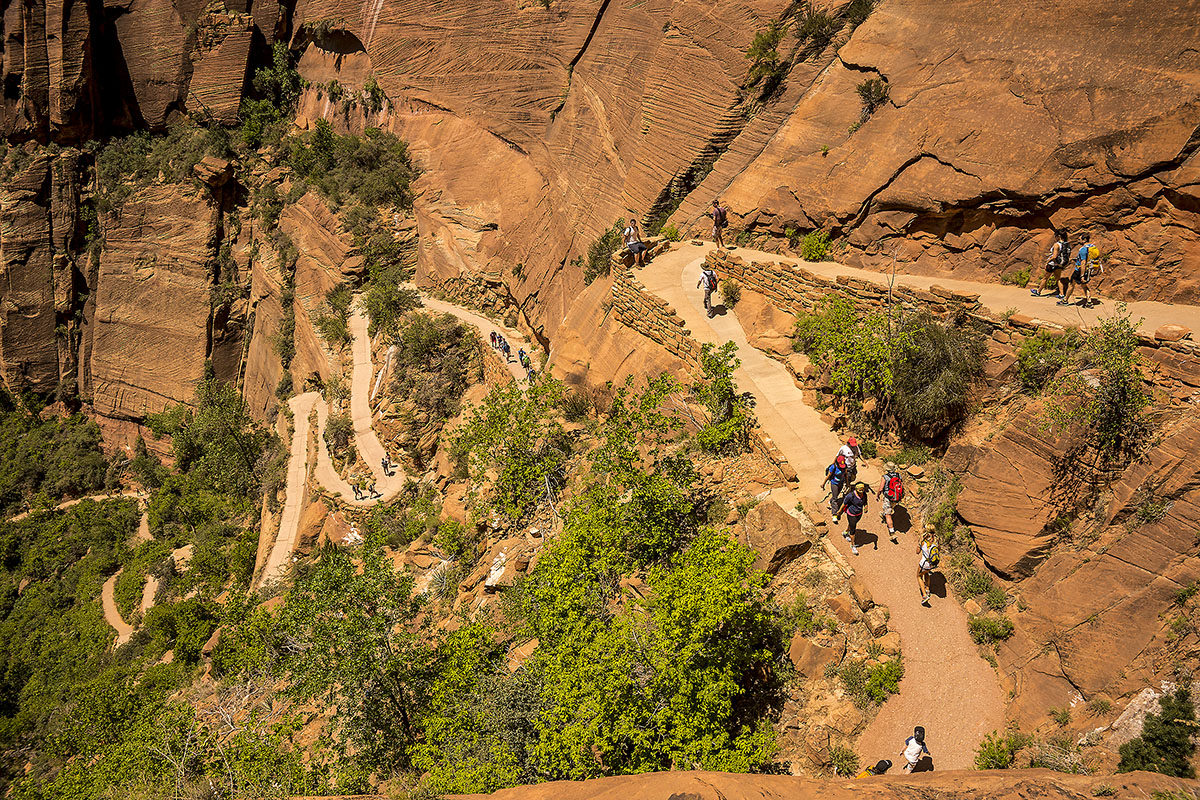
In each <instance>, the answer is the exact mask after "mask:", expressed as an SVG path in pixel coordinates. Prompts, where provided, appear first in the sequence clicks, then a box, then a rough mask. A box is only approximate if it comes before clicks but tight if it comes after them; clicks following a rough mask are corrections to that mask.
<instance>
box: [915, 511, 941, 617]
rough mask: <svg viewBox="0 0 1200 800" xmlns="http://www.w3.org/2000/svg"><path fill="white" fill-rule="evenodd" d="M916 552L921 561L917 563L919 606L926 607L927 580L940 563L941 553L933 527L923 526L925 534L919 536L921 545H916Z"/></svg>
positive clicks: (927, 598)
mask: <svg viewBox="0 0 1200 800" xmlns="http://www.w3.org/2000/svg"><path fill="white" fill-rule="evenodd" d="M917 552H918V553H920V554H921V560H920V561H918V562H917V588H918V589H920V591H921V605H923V606H927V605H929V595H930V594H931V590H930V588H929V578H930V576H931V575H933V571H934V570H935V569H937V566H938V564H940V563H941V561H942V551H941V547H940V546H939V545H938V541H937V535H936V534H935V533H934V530H933V526H932V525H930V524H928V523H926V525H925V532H924V533H923V534H921V543H920V544H919V545H917Z"/></svg>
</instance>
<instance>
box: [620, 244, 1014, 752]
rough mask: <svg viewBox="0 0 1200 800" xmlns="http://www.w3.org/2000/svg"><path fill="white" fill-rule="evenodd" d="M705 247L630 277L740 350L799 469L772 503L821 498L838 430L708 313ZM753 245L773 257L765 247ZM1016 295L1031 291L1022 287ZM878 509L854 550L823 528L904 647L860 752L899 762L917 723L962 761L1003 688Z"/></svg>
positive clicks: (910, 536)
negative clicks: (927, 591) (901, 671)
mask: <svg viewBox="0 0 1200 800" xmlns="http://www.w3.org/2000/svg"><path fill="white" fill-rule="evenodd" d="M710 249H712V246H711V245H708V246H704V247H696V246H687V245H684V246H677V247H676V248H673V249H672V250H670V251H668V252H666V253H664V254H662V255H660V256H658V257H657V258H655V259H654V260H653V261H651V262H650V264H649V265H648V266H646V267H645V268H644V269H642V270H639V271H638V272H637V276H638V279H639V280H641V281H642V283H643V284H644V285H645V286H646V289H647V290H648V291H650V292H653V293H654V294H656V295H658V296H659V297H661V298H662V299H664V300H666V301H667V302H668V303H670V304H671V306H672V307H674V309H675V311H676V313H678V314H679V316H680V317H682V319H683V321H684V323H685V324H686V325H687V327H688V328H689V329H690V330H691V332H692V336H693V337H694V338H695V339H696V340H697V341H699V342H701V343H705V342H711V343H713V344H720V343H723V342H726V341H733V342H734V343H735V344H736V345H737V347H738V357H739V358H740V359H741V360H742V365H741V367H740V368H739V369H738V370H737V372H736V373H735V377H736V379H737V382H738V386H739V387H740V388H741V389H742V390H743V391H749V392H751V393H753V395H754V396H755V398H756V400H757V405H756V406H755V413H756V414H757V416H758V420H759V423H760V424H761V425H762V427H763V430H764V431H765V432H766V433H767V434H768V435H769V436H770V437H771V438H772V439H774V440H775V444H776V445H778V447H779V449H780V450H781V451H783V454H784V455H785V456H786V457H787V460H788V462H789V463H790V464H791V465H792V467H793V468H794V469H795V470H796V473H797V474H798V475H799V476H800V484H799V486H798V488H797V489H796V491H795V492H791V491H785V492H780V493H779V494H782V495H784V496H783V497H779V500H780V505H782V506H783V507H784V508H785V509H791V508H793V507H794V506H795V503H796V502H797V501H798V500H799V499H800V497H799V496H797V494H798V495H800V496H803V497H804V498H807V499H809V500H813V501H816V502H817V503H818V504H820V503H821V501H822V492H821V490H820V489H819V485H820V483H821V479H822V478H823V477H824V472H825V467H826V466H828V464H829V463H830V462H831V461H832V460H833V457H834V455H835V454H836V453H837V449H838V447H839V446H840V445H841V438H840V437H839V436H837V435H836V434H835V433H834V432H833V431H831V430H830V429H829V427H828V426H827V425H826V424H825V423H824V422H822V421H821V418H820V416H819V415H818V413H817V411H816V410H815V409H813V408H811V407H810V406H807V405H805V403H804V402H803V399H802V397H801V393H800V390H799V389H798V388H796V384H795V382H794V381H793V380H792V376H791V374H790V373H788V371H787V369H786V368H785V367H784V366H783V365H782V364H781V363H779V362H778V361H776V360H774V359H772V358H769V357H768V356H766V355H765V354H764V353H763V352H761V351H760V350H757V349H756V348H754V347H751V346H750V345H749V344H748V343H747V341H746V334H745V331H744V330H743V329H742V326H741V324H740V323H739V322H738V320H737V318H736V317H735V316H734V315H733V314H730V313H727V314H723V315H717V316H716V317H714V318H712V319H709V318H708V317H707V315H706V313H705V311H704V295H703V292H701V291H700V290H699V289H697V288H696V281H697V280H698V279H699V277H700V263H701V261H702V260H703V257H704V254H705V253H706V252H707V251H708V250H710ZM738 252H739V254H741V251H740V250H739V251H738ZM756 255H759V254H756ZM760 255H761V257H762V258H764V259H771V260H779V259H778V257H777V256H773V255H769V254H766V253H763V254H760ZM806 266H808V265H806ZM839 271H840V270H839ZM1025 297H1026V299H1028V300H1034V299H1035V298H1032V297H1030V296H1029V293H1028V292H1025ZM859 475H860V477H861V479H862V480H865V481H866V482H867V484H868V485H869V486H873V484H877V483H878V481H879V479H880V474H879V471H878V470H877V469H875V468H874V467H873V466H872V465H870V464H866V463H864V464H863V465H862V467H860V469H859ZM777 496H778V495H777ZM872 500H874V497H872ZM877 509H878V504H877V503H876V502H872V504H871V505H870V507H869V508H868V511H867V514H866V515H865V516H864V519H863V524H862V525H861V527H860V528H859V531H860V534H859V539H858V540H859V542H863V541H869V537H870V536H874V537H877V539H876V542H875V543H874V545H871V544H866V545H862V546H860V547H859V552H860V555H858V556H854V555H852V554H851V553H850V548H849V545H847V544H846V542H845V540H844V539H843V538H842V536H841V535H840V531H838V532H831V535H830V539H831V540H832V541H833V543H834V544H835V545H836V546H837V548H838V549H839V551H841V552H842V554H843V555H844V556H845V557H846V559H847V560H848V561H849V562H850V563H851V564H852V565H853V566H854V570H855V572H856V573H857V574H858V575H859V576H860V577H861V578H862V580H863V581H864V582H865V583H866V585H867V588H869V589H870V590H871V594H872V595H873V597H874V598H875V601H876V602H877V603H880V604H882V605H886V606H887V607H888V608H889V609H890V612H891V618H890V620H889V623H888V624H889V626H890V628H891V629H892V630H895V631H897V632H899V634H900V637H901V640H902V642H903V647H904V665H905V675H904V679H903V681H902V682H901V684H900V693H899V694H898V695H894V696H893V697H891V698H890V699H889V700H888V701H887V702H886V703H884V705H883V706H882V708H881V709H880V710H879V714H878V716H876V717H875V719H874V721H872V723H871V724H870V725H869V726H868V727H867V729H866V730H865V731H864V732H863V734H862V736H861V737H860V739H859V742H858V752H859V755H860V756H861V758H862V760H863V762H864V763H874V762H875V761H876V760H878V759H881V758H890V759H891V760H892V761H893V762H895V763H897V764H899V763H900V759H899V757H898V755H897V754H898V751H899V750H900V749H901V748H902V747H903V744H904V740H905V738H906V737H908V736H909V735H911V734H912V729H913V726H914V725H924V726H925V728H926V730H927V732H928V738H927V742H928V745H929V749H930V751H931V752H932V754H933V761H934V765H935V766H936V768H937V769H939V770H944V769H969V768H970V767H971V766H972V764H973V761H974V750H975V747H976V746H977V745H978V743H979V741H980V740H981V739H982V738H983V736H984V735H985V734H986V733H988V732H989V731H991V730H994V729H1000V728H1003V727H1004V694H1003V692H1002V691H1001V689H1000V685H999V683H998V681H997V678H996V674H995V672H994V671H993V669H992V668H991V667H990V666H989V665H988V664H987V663H986V662H985V661H984V660H983V659H982V658H980V657H979V653H978V650H977V648H976V646H975V644H974V642H972V641H971V638H970V636H969V635H968V634H967V618H966V613H965V612H964V611H963V610H962V607H961V606H959V605H958V603H956V602H955V601H954V600H953V599H951V598H938V597H936V596H935V597H934V598H933V604H932V607H930V608H925V607H923V606H921V605H920V597H919V595H918V591H917V579H916V567H917V554H916V549H917V539H916V534H915V533H913V532H909V533H903V534H900V535H899V537H898V538H899V540H900V543H899V544H892V543H891V542H890V541H889V540H888V537H887V531H886V528H885V527H884V525H883V523H882V522H880V521H879V515H878V510H877ZM843 530H844V528H843ZM863 533H866V534H867V536H864V535H863Z"/></svg>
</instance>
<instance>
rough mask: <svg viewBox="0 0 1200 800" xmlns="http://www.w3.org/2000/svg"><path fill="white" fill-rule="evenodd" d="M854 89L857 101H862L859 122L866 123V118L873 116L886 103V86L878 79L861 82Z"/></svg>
mask: <svg viewBox="0 0 1200 800" xmlns="http://www.w3.org/2000/svg"><path fill="white" fill-rule="evenodd" d="M855 88H856V89H857V91H858V97H859V99H860V100H861V101H862V115H861V116H860V117H859V121H860V122H866V121H867V117H869V116H871V115H872V114H874V113H875V112H876V111H877V110H878V109H879V107H880V106H882V105H883V104H884V103H886V102H887V98H888V85H887V83H886V82H885V81H883V80H881V79H879V78H871V79H869V80H865V81H863V82H862V83H860V84H859V85H858V86H857V87H855Z"/></svg>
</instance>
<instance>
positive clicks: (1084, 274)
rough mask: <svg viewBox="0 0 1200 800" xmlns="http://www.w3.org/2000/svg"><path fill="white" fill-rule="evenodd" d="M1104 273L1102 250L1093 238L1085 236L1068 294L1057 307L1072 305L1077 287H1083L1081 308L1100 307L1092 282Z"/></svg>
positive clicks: (1069, 283)
mask: <svg viewBox="0 0 1200 800" xmlns="http://www.w3.org/2000/svg"><path fill="white" fill-rule="evenodd" d="M1103 272H1104V264H1103V263H1102V262H1101V260H1100V248H1099V247H1097V246H1096V245H1094V244H1092V240H1091V238H1090V237H1089V236H1087V235H1086V234H1085V235H1084V237H1083V244H1082V245H1080V247H1079V252H1078V253H1077V254H1076V255H1075V269H1074V270H1073V271H1072V272H1071V280H1070V281H1069V282H1068V283H1067V291H1066V294H1064V295H1063V299H1062V300H1059V301H1058V303H1056V305H1060V306H1066V305H1070V304H1071V293H1072V292H1074V291H1075V287H1076V286H1082V287H1083V300H1081V301H1080V303H1079V304H1080V305H1081V306H1083V307H1084V308H1088V307H1089V306H1092V305H1099V303H1100V301H1099V300H1093V299H1092V280H1093V279H1095V278H1098V277H1099V276H1100V275H1101V274H1102V273H1103ZM1097 282H1099V281H1097Z"/></svg>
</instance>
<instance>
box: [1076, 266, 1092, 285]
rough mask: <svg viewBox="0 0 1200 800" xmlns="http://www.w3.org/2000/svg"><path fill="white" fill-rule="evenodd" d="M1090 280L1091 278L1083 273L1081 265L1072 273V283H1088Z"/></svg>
mask: <svg viewBox="0 0 1200 800" xmlns="http://www.w3.org/2000/svg"><path fill="white" fill-rule="evenodd" d="M1088 280H1090V278H1088V277H1087V276H1085V275H1084V274H1083V270H1081V269H1080V268H1079V267H1076V268H1075V271H1074V272H1072V273H1071V283H1078V284H1084V283H1087V282H1088Z"/></svg>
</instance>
